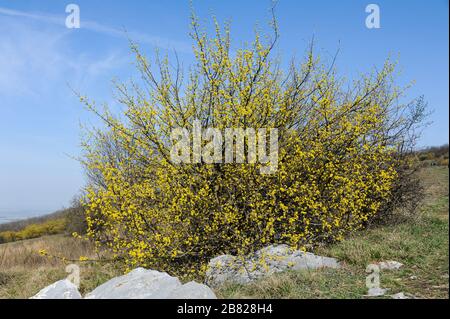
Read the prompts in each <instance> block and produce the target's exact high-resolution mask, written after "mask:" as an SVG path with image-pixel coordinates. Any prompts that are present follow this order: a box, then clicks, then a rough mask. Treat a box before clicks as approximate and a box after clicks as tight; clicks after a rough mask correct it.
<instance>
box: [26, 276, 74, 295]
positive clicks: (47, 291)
mask: <svg viewBox="0 0 450 319" xmlns="http://www.w3.org/2000/svg"><path fill="white" fill-rule="evenodd" d="M30 299H81V294H80V292H79V291H78V288H77V286H75V285H74V284H73V283H72V282H70V281H69V280H67V279H63V280H60V281H57V282H55V283H53V284H51V285H50V286H47V287H45V288H44V289H42V290H41V291H39V292H38V293H37V294H36V295H34V296H33V297H31V298H30Z"/></svg>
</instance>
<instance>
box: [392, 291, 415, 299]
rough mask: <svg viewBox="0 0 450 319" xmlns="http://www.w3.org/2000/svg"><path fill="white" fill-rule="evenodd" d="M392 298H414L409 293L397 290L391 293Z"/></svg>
mask: <svg viewBox="0 0 450 319" xmlns="http://www.w3.org/2000/svg"><path fill="white" fill-rule="evenodd" d="M391 298H392V299H414V296H412V295H410V294H405V293H404V292H399V293H396V294H394V295H391Z"/></svg>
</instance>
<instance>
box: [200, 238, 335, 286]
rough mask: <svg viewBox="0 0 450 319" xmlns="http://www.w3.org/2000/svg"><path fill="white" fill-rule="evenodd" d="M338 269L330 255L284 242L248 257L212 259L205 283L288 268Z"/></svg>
mask: <svg viewBox="0 0 450 319" xmlns="http://www.w3.org/2000/svg"><path fill="white" fill-rule="evenodd" d="M323 267H329V268H339V267H340V265H339V262H338V261H337V260H336V259H334V258H329V257H322V256H316V255H314V254H312V253H305V252H303V251H301V250H295V249H292V248H289V246H287V245H271V246H268V247H265V248H263V249H260V250H258V251H256V252H255V253H254V254H253V255H251V256H246V257H245V258H238V257H235V256H232V255H221V256H218V257H216V258H214V259H212V260H211V261H210V262H209V264H208V269H207V271H206V283H207V284H208V285H210V286H212V287H215V286H219V285H222V284H224V283H225V282H234V283H240V284H245V283H248V282H250V281H252V280H255V279H258V278H261V277H263V276H267V275H270V274H273V273H276V272H281V271H284V270H288V269H293V270H300V269H317V268H323Z"/></svg>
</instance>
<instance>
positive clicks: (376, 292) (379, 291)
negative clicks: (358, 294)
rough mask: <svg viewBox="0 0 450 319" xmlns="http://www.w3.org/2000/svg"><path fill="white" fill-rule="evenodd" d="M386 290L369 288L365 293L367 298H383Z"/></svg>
mask: <svg viewBox="0 0 450 319" xmlns="http://www.w3.org/2000/svg"><path fill="white" fill-rule="evenodd" d="M387 291H388V289H384V288H369V291H368V292H367V295H366V296H368V297H379V296H384V295H385V294H386V292H387Z"/></svg>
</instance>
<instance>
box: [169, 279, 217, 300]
mask: <svg viewBox="0 0 450 319" xmlns="http://www.w3.org/2000/svg"><path fill="white" fill-rule="evenodd" d="M167 298H169V299H217V297H216V295H215V294H214V292H213V291H212V290H211V288H209V287H208V286H206V285H203V284H199V283H197V282H195V281H190V282H188V283H187V284H184V285H182V286H180V287H178V288H175V290H172V292H171V293H170V294H169V296H168V297H167Z"/></svg>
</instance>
